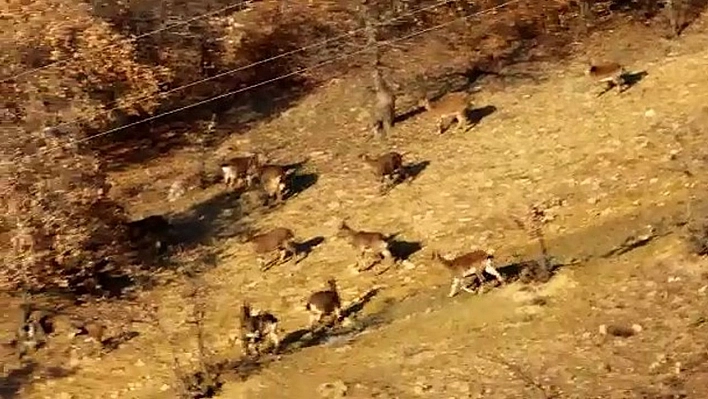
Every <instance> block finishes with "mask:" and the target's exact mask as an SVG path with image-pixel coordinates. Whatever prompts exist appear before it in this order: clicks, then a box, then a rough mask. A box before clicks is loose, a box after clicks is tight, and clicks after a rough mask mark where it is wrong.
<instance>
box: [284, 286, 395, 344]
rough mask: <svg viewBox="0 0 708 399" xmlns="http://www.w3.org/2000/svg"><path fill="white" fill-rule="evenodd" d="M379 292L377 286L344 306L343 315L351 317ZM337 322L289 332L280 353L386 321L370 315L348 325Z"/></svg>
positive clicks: (353, 332)
mask: <svg viewBox="0 0 708 399" xmlns="http://www.w3.org/2000/svg"><path fill="white" fill-rule="evenodd" d="M378 293H379V289H377V288H374V289H371V290H369V291H368V292H367V293H366V294H364V295H363V296H362V297H361V298H359V299H358V300H357V301H355V302H353V303H352V304H350V305H349V306H347V307H346V308H343V309H342V312H341V314H342V317H343V318H344V317H351V316H353V315H355V314H356V313H359V312H361V311H362V310H363V309H364V306H366V304H367V303H369V302H370V301H371V300H372V299H373V298H374V297H375V296H376V295H377V294H378ZM335 322H336V321H334V320H332V321H330V322H328V323H326V324H324V325H321V326H318V327H315V328H314V329H309V328H302V329H298V330H295V331H291V332H289V333H288V334H286V335H285V336H284V337H283V339H282V340H281V341H280V347H279V348H278V353H279V354H284V353H294V352H296V351H297V350H300V349H304V348H309V347H312V346H316V345H319V344H322V343H324V342H325V341H327V340H329V339H333V338H337V337H346V336H352V335H356V334H357V333H360V332H362V331H363V330H365V329H366V328H371V327H373V326H375V325H378V324H382V323H384V322H385V319H384V318H383V317H373V316H368V317H365V318H363V319H362V320H360V321H358V322H357V323H354V324H353V325H351V326H347V327H343V326H338V325H335ZM377 323H378V324H377Z"/></svg>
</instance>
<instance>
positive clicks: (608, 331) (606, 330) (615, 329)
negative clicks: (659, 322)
mask: <svg viewBox="0 0 708 399" xmlns="http://www.w3.org/2000/svg"><path fill="white" fill-rule="evenodd" d="M641 330H642V327H641V326H640V325H638V324H633V325H632V327H631V328H630V327H625V326H619V325H615V324H610V325H609V326H608V325H605V324H603V325H601V326H600V328H599V331H600V334H601V335H612V336H615V337H622V338H628V337H631V336H633V335H634V334H636V333H638V332H640V331H641Z"/></svg>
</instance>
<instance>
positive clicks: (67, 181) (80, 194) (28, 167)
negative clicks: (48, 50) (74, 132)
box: [0, 129, 134, 292]
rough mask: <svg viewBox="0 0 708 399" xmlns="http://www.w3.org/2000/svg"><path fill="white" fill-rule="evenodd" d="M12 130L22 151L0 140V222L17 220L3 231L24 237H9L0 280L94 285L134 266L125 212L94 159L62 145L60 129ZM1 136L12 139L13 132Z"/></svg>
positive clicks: (36, 285) (9, 285)
mask: <svg viewBox="0 0 708 399" xmlns="http://www.w3.org/2000/svg"><path fill="white" fill-rule="evenodd" d="M14 133H15V135H16V136H20V137H21V140H22V141H23V144H24V145H25V149H26V150H27V151H25V152H22V151H21V150H18V151H14V152H13V151H9V150H11V149H12V147H10V148H9V149H8V148H6V147H0V150H2V153H3V155H4V156H5V157H4V158H3V159H10V160H11V162H10V163H7V164H3V165H2V173H3V174H2V176H3V179H2V181H1V182H0V192H1V193H2V201H0V205H2V209H3V211H4V212H3V213H4V224H5V225H7V226H11V227H12V226H21V229H15V230H14V231H11V233H10V234H11V235H12V236H14V237H18V238H20V239H17V240H13V243H18V242H20V241H21V242H22V243H26V242H28V241H29V242H31V245H13V247H12V248H11V249H10V251H11V254H12V256H11V257H8V258H9V259H8V261H7V262H6V265H5V267H4V268H2V269H0V286H2V287H3V288H6V289H17V288H19V287H26V288H27V289H29V290H31V291H39V290H45V289H54V288H62V289H69V290H72V291H75V290H78V291H83V292H85V291H94V290H100V289H101V285H102V283H103V282H106V281H107V280H110V278H111V276H117V275H121V274H125V273H130V272H131V271H134V267H133V266H132V264H133V262H132V259H131V258H130V255H131V253H132V251H131V248H130V243H129V241H128V240H127V235H126V230H125V225H126V221H127V218H126V215H125V213H124V212H123V209H122V208H121V207H120V206H119V205H118V204H116V203H115V202H113V201H111V200H110V199H108V197H107V193H108V190H109V188H110V187H109V184H108V183H107V181H106V175H105V172H104V170H103V168H102V167H101V164H100V162H99V161H98V160H97V159H96V158H95V157H94V156H92V154H91V153H90V152H88V151H85V150H82V149H80V148H79V147H78V146H76V145H68V144H67V140H66V139H65V137H62V136H64V135H61V133H58V132H55V131H52V130H49V129H46V130H43V131H40V132H32V133H25V132H22V131H21V130H20V129H16V130H15V131H14ZM23 133H24V134H23ZM68 136H69V137H70V135H68ZM4 142H5V143H7V144H8V145H10V146H12V144H15V143H16V142H17V140H12V139H10V138H8V140H5V141H4ZM19 148H20V149H22V147H19ZM31 149H34V150H33V151H32V150H31ZM49 149H51V151H49ZM6 249H8V248H6Z"/></svg>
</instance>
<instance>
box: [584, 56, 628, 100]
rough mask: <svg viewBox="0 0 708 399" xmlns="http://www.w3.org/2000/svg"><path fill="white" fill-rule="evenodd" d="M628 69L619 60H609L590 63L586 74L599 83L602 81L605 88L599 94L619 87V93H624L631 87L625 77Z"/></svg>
mask: <svg viewBox="0 0 708 399" xmlns="http://www.w3.org/2000/svg"><path fill="white" fill-rule="evenodd" d="M626 73H627V72H626V70H625V69H624V67H623V66H622V65H620V64H619V63H617V62H607V63H604V64H594V65H592V64H591V65H590V67H589V68H588V70H587V72H586V74H587V75H588V76H590V77H591V78H592V79H593V80H595V81H596V82H597V83H602V84H604V85H605V88H604V90H603V91H602V92H600V93H599V94H598V96H600V95H602V94H604V93H606V92H608V91H610V90H612V89H613V88H615V87H617V89H618V93H622V92H623V91H624V90H626V89H627V88H628V87H629V84H628V83H627V81H626V79H625V75H626Z"/></svg>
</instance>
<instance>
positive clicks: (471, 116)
mask: <svg viewBox="0 0 708 399" xmlns="http://www.w3.org/2000/svg"><path fill="white" fill-rule="evenodd" d="M497 110H498V108H497V107H495V106H494V105H485V106H484V107H480V108H470V109H467V110H465V116H466V117H467V121H468V122H469V123H470V124H471V125H472V126H477V125H478V124H479V123H480V122H482V119H484V118H486V117H488V116H489V115H491V114H493V113H495V112H497Z"/></svg>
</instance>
